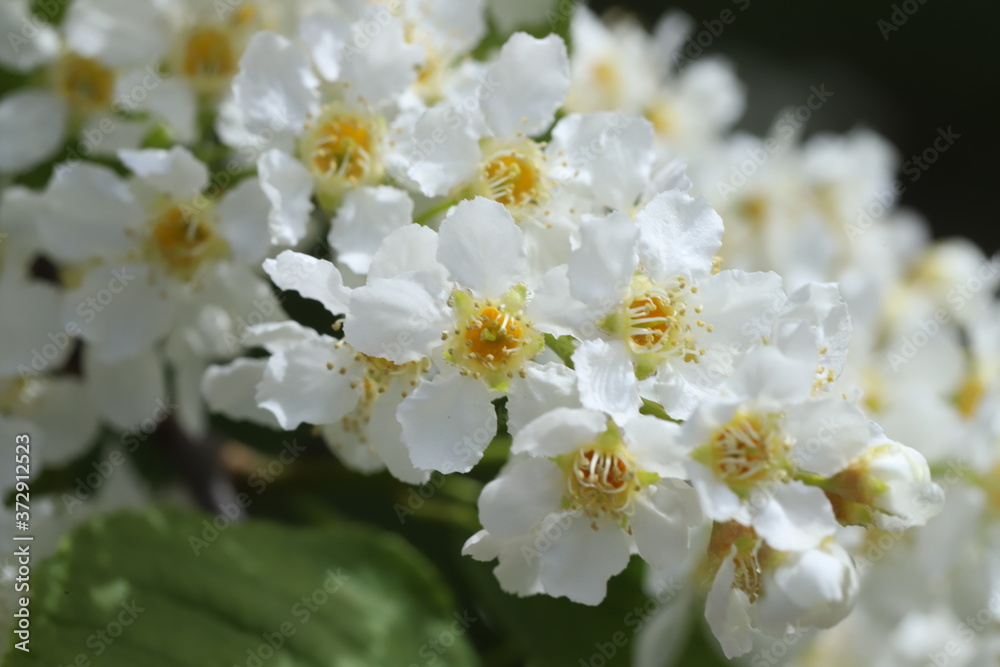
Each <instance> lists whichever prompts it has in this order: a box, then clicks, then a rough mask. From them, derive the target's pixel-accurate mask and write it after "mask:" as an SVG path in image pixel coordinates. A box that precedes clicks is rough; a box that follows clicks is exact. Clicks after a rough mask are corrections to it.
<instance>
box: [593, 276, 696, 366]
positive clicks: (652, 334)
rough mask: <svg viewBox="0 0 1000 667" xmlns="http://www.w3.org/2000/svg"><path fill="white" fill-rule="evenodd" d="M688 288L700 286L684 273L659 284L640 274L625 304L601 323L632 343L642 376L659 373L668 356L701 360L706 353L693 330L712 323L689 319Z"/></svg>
mask: <svg viewBox="0 0 1000 667" xmlns="http://www.w3.org/2000/svg"><path fill="white" fill-rule="evenodd" d="M685 290H689V291H691V292H692V293H694V292H697V288H696V287H694V286H690V287H689V286H688V285H687V282H686V280H685V279H684V278H683V277H680V276H679V277H678V278H677V279H676V282H675V284H673V285H666V286H659V285H654V284H653V282H652V281H651V280H650V279H649V278H647V277H646V276H644V275H642V274H637V275H636V276H635V278H633V279H632V289H631V291H630V293H629V296H628V297H626V298H625V301H624V303H623V305H622V307H621V308H620V309H619V310H618V311H617V312H615V313H612V314H611V315H609V316H608V317H606V318H605V319H603V320H602V321H600V322H599V323H598V324H599V326H600V327H601V328H602V329H604V330H605V331H607V332H608V333H611V334H614V335H619V336H621V337H622V339H623V340H625V342H626V343H627V344H628V346H629V348H630V349H631V350H632V353H633V355H635V361H636V376H637V377H638V378H639V379H640V380H641V379H644V378H647V377H649V376H650V375H653V374H654V373H656V371H657V368H658V367H659V365H660V363H661V362H663V361H664V360H666V359H667V358H668V357H680V358H681V359H682V360H684V361H687V362H694V363H697V362H698V359H699V357H700V356H701V355H704V354H705V350H704V349H701V348H698V347H697V345H696V341H695V338H694V336H693V335H692V333H693V331H692V330H693V327H695V326H697V327H704V328H705V330H706V331H709V332H710V331H712V327H711V326H710V325H707V324H705V323H704V322H702V321H701V320H694V321H693V322H692V321H691V320H690V319H689V317H688V303H687V301H686V297H685V295H684V291H685ZM694 311H695V312H696V313H700V312H701V307H700V306H696V307H695V308H694Z"/></svg>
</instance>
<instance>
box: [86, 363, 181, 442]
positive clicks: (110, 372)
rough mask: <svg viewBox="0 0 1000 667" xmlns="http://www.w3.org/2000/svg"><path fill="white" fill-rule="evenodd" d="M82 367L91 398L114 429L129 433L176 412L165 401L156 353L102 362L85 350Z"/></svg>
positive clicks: (165, 396) (161, 374)
mask: <svg viewBox="0 0 1000 667" xmlns="http://www.w3.org/2000/svg"><path fill="white" fill-rule="evenodd" d="M84 368H85V371H86V378H87V384H88V385H89V387H90V395H91V397H93V399H94V400H95V402H96V403H97V407H98V409H99V410H100V412H101V414H102V415H103V416H104V418H105V419H107V420H108V421H109V422H111V424H112V425H113V426H114V427H115V428H118V429H120V430H123V431H125V430H129V429H132V428H133V427H134V426H137V425H139V424H141V423H142V422H143V421H144V420H146V419H153V420H154V421H156V422H162V421H164V420H166V418H167V417H168V416H169V415H171V414H173V413H174V411H175V409H176V407H175V406H174V405H173V404H171V403H170V402H168V401H167V386H166V380H165V379H164V374H163V362H162V360H161V359H160V357H159V356H158V355H157V354H155V353H152V352H149V353H145V354H141V355H138V356H135V357H131V358H128V359H125V360H123V361H119V362H116V363H105V362H102V361H101V360H100V359H98V358H97V357H96V355H94V354H93V353H91V352H90V351H89V350H88V351H87V352H86V353H85V354H84Z"/></svg>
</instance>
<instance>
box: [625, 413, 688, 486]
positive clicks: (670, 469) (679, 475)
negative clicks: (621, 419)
mask: <svg viewBox="0 0 1000 667" xmlns="http://www.w3.org/2000/svg"><path fill="white" fill-rule="evenodd" d="M680 430H681V427H680V425H678V424H674V423H673V422H668V421H666V420H663V419H658V418H657V417H652V416H650V415H638V416H636V417H634V418H633V419H632V420H630V421H629V422H628V423H627V424H625V427H624V431H625V441H626V442H627V443H628V451H629V453H630V454H632V456H634V457H635V460H636V463H637V465H638V466H639V468H640V469H641V470H645V471H648V472H655V473H656V474H657V475H659V476H660V477H673V478H676V479H684V478H685V477H687V475H686V472H685V467H684V462H685V460H686V458H687V456H686V450H685V449H684V447H682V446H681V444H680V443H679V441H678V438H679V436H680Z"/></svg>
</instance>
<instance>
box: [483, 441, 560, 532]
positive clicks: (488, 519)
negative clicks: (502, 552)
mask: <svg viewBox="0 0 1000 667" xmlns="http://www.w3.org/2000/svg"><path fill="white" fill-rule="evenodd" d="M564 485H565V476H564V474H563V472H562V470H560V469H559V466H558V465H556V464H555V462H553V461H550V460H548V459H538V458H533V457H523V458H517V459H515V460H513V461H511V463H510V464H509V465H507V466H506V467H505V468H504V470H503V472H502V473H501V474H500V475H499V476H498V477H497V478H496V479H494V480H493V481H492V482H490V483H489V484H487V485H486V487H485V488H484V489H483V492H482V494H481V495H480V496H479V520H480V521H482V524H483V527H484V528H486V530H488V531H489V532H490V534H491V535H496V536H497V537H517V536H518V535H522V534H524V533H527V532H529V531H530V530H531V529H532V528H533V527H534V526H535V524H537V523H538V522H540V521H541V520H542V519H544V518H545V517H546V516H547V515H548V514H550V513H551V512H555V511H557V510H558V509H559V504H560V502H561V500H562V495H563V489H564Z"/></svg>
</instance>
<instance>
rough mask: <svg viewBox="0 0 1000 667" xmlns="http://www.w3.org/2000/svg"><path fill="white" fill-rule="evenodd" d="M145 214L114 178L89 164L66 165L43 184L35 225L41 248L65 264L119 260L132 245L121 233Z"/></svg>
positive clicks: (98, 167)
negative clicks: (44, 186) (46, 186)
mask: <svg viewBox="0 0 1000 667" xmlns="http://www.w3.org/2000/svg"><path fill="white" fill-rule="evenodd" d="M144 218H145V215H144V213H143V210H142V208H141V207H140V206H139V204H138V203H137V202H136V201H135V199H134V197H133V196H132V193H131V191H130V190H129V188H128V186H127V185H126V184H125V182H124V181H122V180H121V179H120V178H119V177H118V175H117V174H115V173H114V172H113V171H111V170H110V169H108V168H107V167H102V166H99V165H95V164H88V163H81V164H77V165H66V166H65V167H64V168H63V169H59V170H57V171H56V173H55V175H54V176H53V178H52V181H51V182H50V183H49V188H48V191H47V192H46V196H45V200H44V202H43V208H42V210H41V212H40V214H39V219H38V224H39V231H40V233H41V236H42V241H43V242H44V244H45V247H46V248H47V249H48V250H49V251H50V252H51V253H52V254H54V255H55V256H56V257H57V258H58V259H61V260H64V261H67V262H78V261H84V260H89V259H92V258H94V257H108V258H111V257H119V256H121V255H124V254H126V253H127V252H128V251H129V250H130V249H131V248H132V247H133V245H134V241H133V240H132V239H131V238H130V237H129V236H128V235H127V230H128V229H129V228H131V227H132V226H134V225H137V224H139V223H140V222H141V221H142V220H143V219H144Z"/></svg>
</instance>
